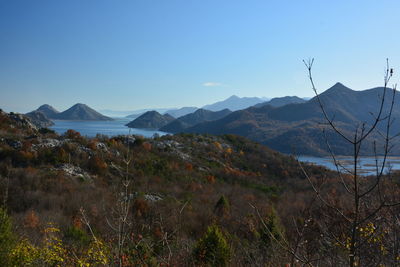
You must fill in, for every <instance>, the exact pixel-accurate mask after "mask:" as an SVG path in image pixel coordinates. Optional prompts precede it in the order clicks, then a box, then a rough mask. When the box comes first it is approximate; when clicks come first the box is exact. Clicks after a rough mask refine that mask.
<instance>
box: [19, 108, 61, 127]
mask: <svg viewBox="0 0 400 267" xmlns="http://www.w3.org/2000/svg"><path fill="white" fill-rule="evenodd" d="M25 116H27V117H28V118H29V119H30V120H31V122H32V123H33V124H34V125H36V126H37V127H38V128H47V127H49V126H52V125H54V122H52V121H51V120H50V119H49V118H48V117H47V116H46V115H45V114H44V113H43V112H41V111H37V110H34V111H32V112H29V113H26V114H25Z"/></svg>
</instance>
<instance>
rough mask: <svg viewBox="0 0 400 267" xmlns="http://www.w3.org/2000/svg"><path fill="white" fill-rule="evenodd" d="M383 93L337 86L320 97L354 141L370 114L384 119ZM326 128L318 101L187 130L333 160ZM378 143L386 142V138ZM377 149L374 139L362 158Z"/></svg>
mask: <svg viewBox="0 0 400 267" xmlns="http://www.w3.org/2000/svg"><path fill="white" fill-rule="evenodd" d="M382 93H383V88H381V87H378V88H373V89H369V90H365V91H354V90H351V89H349V88H347V87H346V86H344V85H343V84H341V83H337V84H335V85H334V86H332V87H331V88H329V89H328V90H326V91H325V92H323V93H322V94H320V99H321V101H322V102H323V104H324V107H325V109H326V112H327V113H328V114H329V116H330V118H333V117H334V121H335V123H336V124H337V125H338V127H340V128H342V129H344V131H345V132H346V133H347V134H348V136H349V137H352V135H353V134H354V130H355V128H356V127H357V125H361V123H362V122H366V123H367V124H369V125H370V124H372V122H373V120H374V116H372V115H371V114H370V113H369V112H372V113H374V114H377V113H378V111H379V110H378V109H379V104H380V102H379V100H380V96H382ZM390 96H392V90H388V91H387V95H386V98H387V99H385V100H386V103H387V104H388V105H389V103H390V101H389V100H390V99H389V98H390ZM399 102H400V98H399V97H397V96H396V99H395V103H396V104H397V105H395V108H394V110H393V114H392V117H393V118H394V119H396V120H395V121H399V120H400V107H399V106H398V104H399ZM384 111H387V109H386V110H384ZM320 122H324V119H323V115H322V112H321V110H320V107H319V106H318V103H317V99H316V98H315V97H314V98H312V99H311V100H309V101H307V102H305V103H301V104H288V105H285V106H281V107H277V108H274V107H272V106H270V105H265V106H262V107H260V108H256V107H251V108H248V109H245V110H239V111H236V112H233V113H231V114H229V115H227V116H226V117H224V118H222V119H219V120H216V121H211V122H203V123H200V124H197V125H195V126H193V127H190V128H187V129H185V132H198V133H210V134H227V133H231V134H238V135H242V136H245V137H248V138H250V139H252V140H255V141H258V142H260V143H263V144H266V145H268V146H270V147H271V148H273V149H276V150H278V151H281V152H285V153H292V152H296V153H300V154H314V155H321V154H327V147H326V143H325V140H324V137H323V135H322V130H321V127H322V126H321V124H320ZM378 126H379V128H381V129H382V130H383V129H384V126H385V125H384V124H383V123H381V124H379V125H378ZM392 130H393V132H398V131H399V130H400V124H398V123H397V124H396V123H395V124H393V128H392ZM327 134H328V136H329V139H330V143H331V146H332V147H333V149H334V152H335V153H337V154H341V155H346V154H350V153H351V152H352V151H351V149H352V148H350V147H349V146H348V145H346V143H345V142H343V140H342V139H341V138H340V137H338V136H337V135H335V134H333V133H332V132H330V131H328V132H327ZM378 137H379V136H378ZM378 139H380V140H382V138H378ZM372 148H373V146H372V140H371V139H369V140H367V141H366V143H365V146H364V147H363V148H362V149H363V150H362V154H369V155H371V154H372V153H373V149H372ZM396 149H397V150H396ZM393 151H394V153H396V154H399V152H400V150H399V147H398V146H397V147H395V148H394V150H393ZM395 151H397V152H395Z"/></svg>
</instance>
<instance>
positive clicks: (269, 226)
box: [261, 208, 283, 248]
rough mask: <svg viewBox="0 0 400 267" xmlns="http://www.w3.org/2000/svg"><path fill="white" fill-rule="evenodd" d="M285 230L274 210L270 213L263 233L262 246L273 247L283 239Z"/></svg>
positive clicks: (264, 224)
mask: <svg viewBox="0 0 400 267" xmlns="http://www.w3.org/2000/svg"><path fill="white" fill-rule="evenodd" d="M282 235H283V229H282V225H281V223H280V220H279V217H278V215H277V213H276V211H275V209H274V208H272V209H271V211H270V212H269V214H268V216H267V218H266V220H265V222H264V223H263V229H262V231H261V241H262V246H264V247H267V248H269V247H271V246H272V244H273V243H275V242H277V241H278V242H279V241H280V240H281V239H282Z"/></svg>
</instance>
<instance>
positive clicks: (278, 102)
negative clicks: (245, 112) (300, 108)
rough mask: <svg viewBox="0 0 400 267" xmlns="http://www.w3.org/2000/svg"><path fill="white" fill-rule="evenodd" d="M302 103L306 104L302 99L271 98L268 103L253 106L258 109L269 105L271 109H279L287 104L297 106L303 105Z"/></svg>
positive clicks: (287, 97) (295, 97)
mask: <svg viewBox="0 0 400 267" xmlns="http://www.w3.org/2000/svg"><path fill="white" fill-rule="evenodd" d="M304 102H307V101H306V100H304V99H303V98H300V97H297V96H284V97H275V98H272V99H271V100H269V101H266V102H263V103H259V104H256V105H254V107H256V108H259V107H262V106H265V105H270V106H273V107H281V106H285V105H287V104H299V103H304Z"/></svg>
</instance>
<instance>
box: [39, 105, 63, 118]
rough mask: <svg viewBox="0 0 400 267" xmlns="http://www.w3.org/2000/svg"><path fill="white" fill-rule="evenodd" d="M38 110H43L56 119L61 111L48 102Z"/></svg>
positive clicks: (47, 115)
mask: <svg viewBox="0 0 400 267" xmlns="http://www.w3.org/2000/svg"><path fill="white" fill-rule="evenodd" d="M36 111H40V112H42V113H43V114H44V115H46V117H47V118H49V119H55V118H56V117H57V115H58V114H59V113H60V112H59V111H58V110H56V109H55V108H53V107H52V106H50V105H47V104H44V105H41V106H40V107H39V108H38V109H37V110H36Z"/></svg>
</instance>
